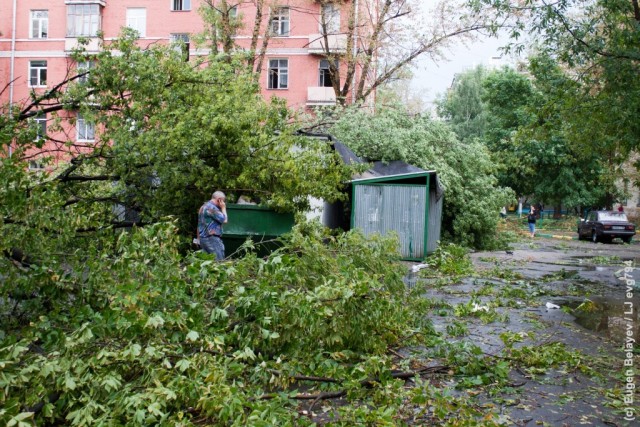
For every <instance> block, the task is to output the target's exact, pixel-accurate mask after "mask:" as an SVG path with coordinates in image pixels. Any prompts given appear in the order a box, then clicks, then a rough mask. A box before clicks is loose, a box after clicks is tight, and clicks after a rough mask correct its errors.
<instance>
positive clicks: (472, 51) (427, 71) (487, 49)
mask: <svg viewBox="0 0 640 427" xmlns="http://www.w3.org/2000/svg"><path fill="white" fill-rule="evenodd" d="M436 2H437V0H422V6H423V7H424V8H425V11H426V10H428V8H429V7H430V6H432V5H433V4H434V3H436ZM423 13H425V12H424V11H423ZM506 42H507V38H506V37H502V38H501V39H500V40H498V39H496V38H488V37H487V38H482V39H480V40H478V41H477V42H475V43H472V44H470V45H469V46H468V47H467V46H464V45H462V44H457V45H456V46H455V47H454V48H452V50H451V51H450V52H449V53H447V59H446V60H439V61H438V62H437V63H435V62H433V61H431V60H430V59H428V58H426V57H423V58H421V59H420V60H419V61H418V62H417V67H416V68H415V69H414V70H413V72H414V78H413V80H412V82H411V88H412V89H413V92H414V94H419V95H420V98H421V99H422V100H423V101H424V103H425V108H426V109H431V107H432V106H433V102H434V100H435V99H436V98H437V97H438V95H440V94H443V93H444V92H446V90H447V88H448V87H449V86H451V82H452V81H453V77H454V75H455V74H456V73H460V72H462V71H465V70H468V69H471V68H474V67H475V66H476V65H479V64H483V65H501V64H507V63H512V61H511V60H510V58H507V57H503V59H502V60H501V62H500V60H499V61H496V60H495V59H493V58H499V57H501V56H503V54H502V53H501V52H500V51H499V48H500V47H501V46H503V45H504V44H506ZM496 62H499V64H496Z"/></svg>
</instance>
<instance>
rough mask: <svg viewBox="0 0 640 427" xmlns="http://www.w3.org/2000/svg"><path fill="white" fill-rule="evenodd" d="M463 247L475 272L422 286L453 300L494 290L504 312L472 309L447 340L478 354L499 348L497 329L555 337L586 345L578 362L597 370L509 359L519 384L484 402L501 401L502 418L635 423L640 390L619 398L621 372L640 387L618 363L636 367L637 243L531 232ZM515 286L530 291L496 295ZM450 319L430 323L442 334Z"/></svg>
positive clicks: (639, 360) (530, 341)
mask: <svg viewBox="0 0 640 427" xmlns="http://www.w3.org/2000/svg"><path fill="white" fill-rule="evenodd" d="M471 257H472V261H473V264H474V268H475V270H476V272H477V273H478V276H477V277H473V278H471V277H470V278H468V279H463V280H461V281H459V283H453V284H451V285H450V286H446V287H444V288H443V287H440V288H433V289H430V290H429V291H428V292H427V295H426V296H427V297H429V298H441V299H442V300H445V301H446V302H448V303H449V304H452V305H456V304H464V303H468V301H469V300H470V298H471V297H472V296H473V298H476V300H477V301H478V302H479V305H480V306H482V305H483V304H486V305H488V306H491V304H492V303H494V302H495V301H496V300H497V299H498V298H500V299H501V300H502V304H503V305H501V306H499V307H498V308H497V309H496V310H497V311H498V312H499V313H500V314H503V315H506V316H507V317H508V320H507V321H495V322H491V323H483V322H480V321H477V320H476V319H473V318H472V319H471V320H467V327H468V334H466V335H464V336H462V337H455V336H452V337H451V338H450V339H451V340H466V341H471V342H472V343H473V344H476V345H478V346H480V347H481V348H482V350H483V352H485V353H486V354H490V355H503V354H504V351H505V346H504V343H503V342H502V340H501V339H500V334H501V333H503V332H505V331H509V332H515V333H521V334H523V336H525V335H526V334H530V335H527V336H528V337H529V338H527V339H525V340H524V341H523V343H522V345H528V346H532V347H533V348H535V347H538V346H542V345H546V344H549V343H556V342H557V343H561V344H562V345H563V346H564V348H566V349H567V350H569V351H570V352H574V353H575V354H580V355H584V357H582V356H581V357H582V359H581V360H582V363H583V364H584V366H588V367H589V369H593V370H594V372H597V373H599V374H601V377H598V378H595V377H594V376H593V375H591V374H588V373H585V372H582V371H581V370H579V369H575V370H571V369H567V368H566V367H563V368H555V367H554V368H549V369H547V370H546V371H545V372H544V373H539V374H536V375H532V374H531V373H530V372H525V370H518V369H514V370H513V371H512V372H511V374H510V379H511V380H512V383H513V384H517V386H514V387H513V388H507V389H506V390H504V391H502V392H500V393H498V394H497V395H492V394H491V393H489V392H487V393H486V395H485V396H484V401H485V403H487V404H489V405H494V407H497V408H499V412H500V414H501V416H502V417H503V420H506V423H507V424H508V425H518V426H536V425H549V426H583V425H592V426H632V425H633V426H635V425H640V411H639V408H640V404H639V401H640V399H639V398H638V396H639V394H638V393H635V394H632V396H633V398H634V402H633V403H624V401H623V400H624V396H625V395H624V390H625V386H626V382H627V381H630V382H632V383H634V385H636V386H637V387H639V388H640V377H639V376H637V375H632V376H631V377H628V376H627V375H626V374H627V371H628V368H626V367H625V364H626V365H627V366H628V365H629V364H633V365H634V366H635V368H636V372H638V371H639V369H638V368H639V367H640V357H639V356H638V354H640V351H638V349H639V345H638V344H635V343H633V342H632V341H633V340H635V341H640V318H639V316H638V309H639V308H640V245H638V244H631V245H625V244H622V243H613V244H594V243H591V242H583V241H577V240H572V239H570V238H563V239H560V238H542V237H536V238H534V239H530V240H524V241H522V242H520V243H517V244H513V245H512V248H511V250H509V251H499V252H477V253H473V254H472V256H471ZM478 277H481V278H480V279H479V278H478ZM635 283H637V284H638V285H635ZM628 285H629V286H628ZM487 286H489V287H494V286H495V288H493V289H492V292H493V293H492V294H487V295H482V294H481V293H480V294H479V293H478V291H479V290H480V289H481V288H482V287H487ZM518 290H522V291H523V292H524V293H526V294H527V295H528V297H527V298H526V299H524V298H523V300H524V301H520V300H518V298H513V299H512V300H511V301H508V298H505V297H504V296H505V295H510V294H516V293H515V292H517V291H518ZM478 295H480V296H478ZM578 307H580V308H578ZM584 307H588V310H586V309H584ZM454 320H456V321H460V318H456V317H455V316H453V315H452V314H450V315H448V316H437V317H434V323H435V327H436V329H437V330H438V331H440V332H441V333H443V334H445V335H446V334H447V325H451V324H452V322H453V321H454ZM630 344H631V345H633V346H635V347H634V348H635V349H636V350H635V351H636V353H635V354H634V355H631V357H630V358H629V357H628V356H629V355H630V353H628V352H626V351H625V346H627V349H628V348H629V345H630ZM616 406H617V407H616ZM629 410H631V412H629ZM625 418H627V419H625ZM631 418H634V419H633V420H632V419H631Z"/></svg>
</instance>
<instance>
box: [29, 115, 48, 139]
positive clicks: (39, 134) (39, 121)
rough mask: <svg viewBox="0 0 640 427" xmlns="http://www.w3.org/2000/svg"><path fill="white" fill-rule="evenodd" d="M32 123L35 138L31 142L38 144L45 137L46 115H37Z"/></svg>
mask: <svg viewBox="0 0 640 427" xmlns="http://www.w3.org/2000/svg"><path fill="white" fill-rule="evenodd" d="M31 120H33V123H34V124H35V126H36V129H37V130H36V136H35V138H34V139H33V142H39V141H42V140H43V139H46V137H47V115H46V114H44V115H38V116H35V117H34V118H33V119H31Z"/></svg>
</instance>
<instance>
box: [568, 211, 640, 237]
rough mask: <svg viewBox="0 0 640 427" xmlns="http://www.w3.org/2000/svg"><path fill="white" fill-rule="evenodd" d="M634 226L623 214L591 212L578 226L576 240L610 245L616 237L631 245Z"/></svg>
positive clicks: (634, 232)
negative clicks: (589, 240) (588, 240)
mask: <svg viewBox="0 0 640 427" xmlns="http://www.w3.org/2000/svg"><path fill="white" fill-rule="evenodd" d="M635 234H636V226H635V225H633V224H632V223H630V222H629V220H628V219H627V215H625V213H624V212H616V211H591V212H589V214H587V216H586V218H585V219H581V220H580V224H578V239H580V240H583V239H584V240H587V239H591V240H592V241H593V242H594V243H596V242H606V243H610V242H611V240H613V239H615V238H616V237H620V238H621V239H622V241H623V242H625V243H631V239H632V238H633V236H634V235H635Z"/></svg>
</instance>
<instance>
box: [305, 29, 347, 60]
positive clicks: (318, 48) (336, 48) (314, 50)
mask: <svg viewBox="0 0 640 427" xmlns="http://www.w3.org/2000/svg"><path fill="white" fill-rule="evenodd" d="M327 41H328V42H329V53H345V52H346V51H347V35H346V34H329V35H328V36H327ZM307 47H308V49H309V53H310V54H315V55H323V54H326V53H327V50H326V49H325V38H324V36H323V35H322V34H309V44H308V45H307Z"/></svg>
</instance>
